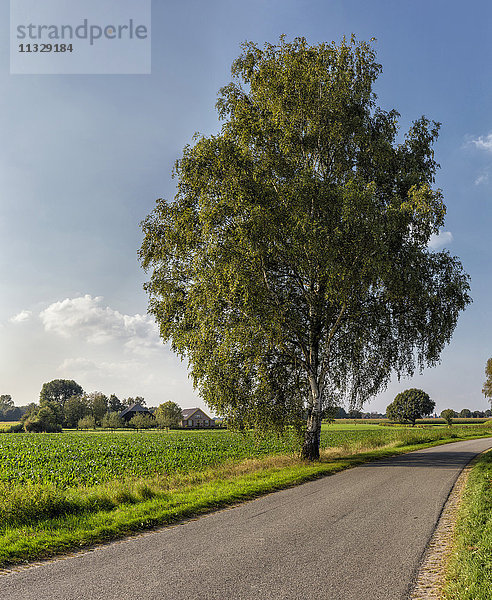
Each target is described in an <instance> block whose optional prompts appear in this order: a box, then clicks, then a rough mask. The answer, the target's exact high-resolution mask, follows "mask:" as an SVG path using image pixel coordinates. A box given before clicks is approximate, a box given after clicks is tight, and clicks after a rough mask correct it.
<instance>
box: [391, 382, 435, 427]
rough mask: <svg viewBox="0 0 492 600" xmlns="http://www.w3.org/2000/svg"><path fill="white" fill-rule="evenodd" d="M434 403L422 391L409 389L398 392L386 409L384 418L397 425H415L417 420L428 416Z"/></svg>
mask: <svg viewBox="0 0 492 600" xmlns="http://www.w3.org/2000/svg"><path fill="white" fill-rule="evenodd" d="M435 406H436V403H435V402H434V401H433V400H431V399H430V398H429V395H428V394H426V393H425V392H424V391H422V390H418V389H415V388H411V389H409V390H405V391H404V392H400V393H399V394H398V395H397V396H396V397H395V399H394V400H393V402H392V403H391V404H389V405H388V407H387V408H386V416H387V417H388V419H390V420H391V421H396V422H397V423H407V422H408V423H411V424H412V425H415V421H416V420H417V419H421V418H422V417H425V416H427V415H429V414H430V413H431V412H432V411H433V410H434V407H435Z"/></svg>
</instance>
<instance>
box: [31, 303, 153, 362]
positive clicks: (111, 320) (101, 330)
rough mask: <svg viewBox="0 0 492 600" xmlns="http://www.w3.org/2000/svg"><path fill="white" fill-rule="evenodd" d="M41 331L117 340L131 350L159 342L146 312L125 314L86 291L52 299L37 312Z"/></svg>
mask: <svg viewBox="0 0 492 600" xmlns="http://www.w3.org/2000/svg"><path fill="white" fill-rule="evenodd" d="M39 316H40V318H41V322H42V323H43V326H44V329H45V331H48V332H52V333H56V334H57V335H60V336H61V337H64V338H67V339H68V338H79V339H83V340H85V341H87V342H89V343H91V344H105V343H107V342H111V341H119V342H122V343H123V344H124V347H125V348H126V349H127V350H128V351H130V352H133V353H137V354H138V353H144V352H145V351H148V350H149V349H151V348H155V347H157V346H160V340H159V333H158V329H157V326H156V324H155V323H154V322H153V321H152V319H150V318H149V317H148V316H146V315H139V314H136V315H125V314H122V313H120V312H119V311H117V310H114V309H112V308H110V307H109V306H104V304H103V298H102V297H101V296H97V297H92V296H90V295H89V294H86V295H85V296H80V297H78V298H66V299H65V300H61V301H59V302H54V303H53V304H51V305H50V306H48V308H46V309H45V310H43V311H42V312H41V313H40V315H39Z"/></svg>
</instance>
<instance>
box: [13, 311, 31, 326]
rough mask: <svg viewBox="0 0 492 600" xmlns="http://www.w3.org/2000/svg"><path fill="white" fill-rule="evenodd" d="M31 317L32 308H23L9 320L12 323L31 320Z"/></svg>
mask: <svg viewBox="0 0 492 600" xmlns="http://www.w3.org/2000/svg"><path fill="white" fill-rule="evenodd" d="M31 317H32V312H31V311H30V310H21V312H20V313H17V314H16V315H14V316H13V317H11V318H10V319H9V321H10V322H11V323H25V322H26V321H29V319H30V318H31Z"/></svg>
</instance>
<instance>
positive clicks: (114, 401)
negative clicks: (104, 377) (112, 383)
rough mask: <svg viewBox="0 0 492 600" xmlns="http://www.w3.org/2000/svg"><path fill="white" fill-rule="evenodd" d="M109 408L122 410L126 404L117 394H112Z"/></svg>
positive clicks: (115, 410)
mask: <svg viewBox="0 0 492 600" xmlns="http://www.w3.org/2000/svg"><path fill="white" fill-rule="evenodd" d="M108 408H109V410H110V412H121V411H122V410H123V409H124V408H125V405H124V404H123V403H122V402H121V400H120V399H119V398H118V396H116V395H115V394H111V396H110V397H109V401H108Z"/></svg>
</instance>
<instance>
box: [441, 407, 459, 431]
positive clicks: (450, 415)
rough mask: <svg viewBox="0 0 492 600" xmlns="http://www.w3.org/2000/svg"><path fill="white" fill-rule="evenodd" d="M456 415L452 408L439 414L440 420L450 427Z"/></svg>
mask: <svg viewBox="0 0 492 600" xmlns="http://www.w3.org/2000/svg"><path fill="white" fill-rule="evenodd" d="M457 416H458V415H457V414H456V412H455V411H454V410H453V409H452V408H446V409H444V410H443V411H442V412H441V419H444V420H445V421H446V423H447V424H448V425H449V427H451V425H452V424H453V419H454V418H455V417H457Z"/></svg>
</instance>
